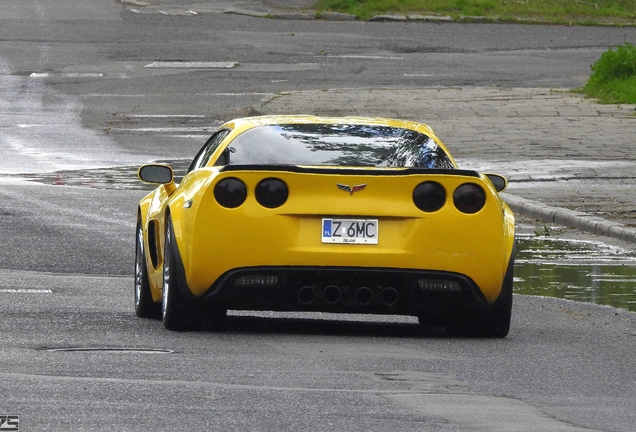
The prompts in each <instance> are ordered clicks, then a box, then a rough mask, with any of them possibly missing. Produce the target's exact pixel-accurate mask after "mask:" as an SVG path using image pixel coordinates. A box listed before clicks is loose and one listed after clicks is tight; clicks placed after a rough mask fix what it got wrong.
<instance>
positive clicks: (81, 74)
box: [29, 72, 104, 78]
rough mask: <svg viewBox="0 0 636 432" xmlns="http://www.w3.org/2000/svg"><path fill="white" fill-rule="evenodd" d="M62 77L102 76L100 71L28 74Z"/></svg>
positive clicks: (39, 76)
mask: <svg viewBox="0 0 636 432" xmlns="http://www.w3.org/2000/svg"><path fill="white" fill-rule="evenodd" d="M52 76H55V77H62V78H101V77H103V76H104V74H103V73H101V72H85V73H81V72H68V73H60V74H58V73H54V74H52V73H49V72H33V73H32V74H31V75H29V77H30V78H49V77H52Z"/></svg>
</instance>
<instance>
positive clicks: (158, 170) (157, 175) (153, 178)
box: [137, 165, 174, 184]
mask: <svg viewBox="0 0 636 432" xmlns="http://www.w3.org/2000/svg"><path fill="white" fill-rule="evenodd" d="M137 176H138V177H139V179H140V180H141V181H145V182H147V183H159V184H168V183H172V181H173V180H174V177H173V174H172V168H170V167H169V166H168V165H143V166H142V167H141V168H139V171H137Z"/></svg>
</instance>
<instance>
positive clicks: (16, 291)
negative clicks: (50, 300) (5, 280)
mask: <svg viewBox="0 0 636 432" xmlns="http://www.w3.org/2000/svg"><path fill="white" fill-rule="evenodd" d="M0 293H9V294H53V291H51V290H50V289H29V288H0Z"/></svg>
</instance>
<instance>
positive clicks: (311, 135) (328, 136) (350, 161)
mask: <svg viewBox="0 0 636 432" xmlns="http://www.w3.org/2000/svg"><path fill="white" fill-rule="evenodd" d="M227 155H228V159H229V160H224V161H223V163H222V164H228V163H229V164H231V165H261V164H264V165H272V164H282V165H319V166H320V165H326V166H355V167H408V168H410V167H423V168H454V166H453V164H452V163H451V161H450V158H449V157H448V155H447V154H446V153H445V152H444V151H443V150H442V149H441V148H439V146H438V145H437V144H436V143H435V141H433V140H432V139H431V138H429V137H428V136H427V135H424V134H421V133H419V132H415V131H412V130H409V129H402V128H395V127H385V126H368V125H322V124H293V125H276V126H259V127H256V128H254V129H250V130H248V131H246V132H244V133H242V134H241V135H239V136H238V137H236V138H235V139H234V141H232V143H230V147H229V148H228V151H227Z"/></svg>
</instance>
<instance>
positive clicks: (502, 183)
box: [484, 174, 508, 192]
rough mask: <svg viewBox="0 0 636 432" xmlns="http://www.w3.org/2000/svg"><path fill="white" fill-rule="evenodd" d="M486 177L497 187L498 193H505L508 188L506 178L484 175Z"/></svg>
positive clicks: (497, 175)
mask: <svg viewBox="0 0 636 432" xmlns="http://www.w3.org/2000/svg"><path fill="white" fill-rule="evenodd" d="M484 175H485V176H486V177H488V180H490V182H491V183H492V185H493V186H494V187H495V190H496V191H497V192H503V191H505V190H506V188H507V187H508V180H506V178H505V177H504V176H501V175H499V174H484Z"/></svg>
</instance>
